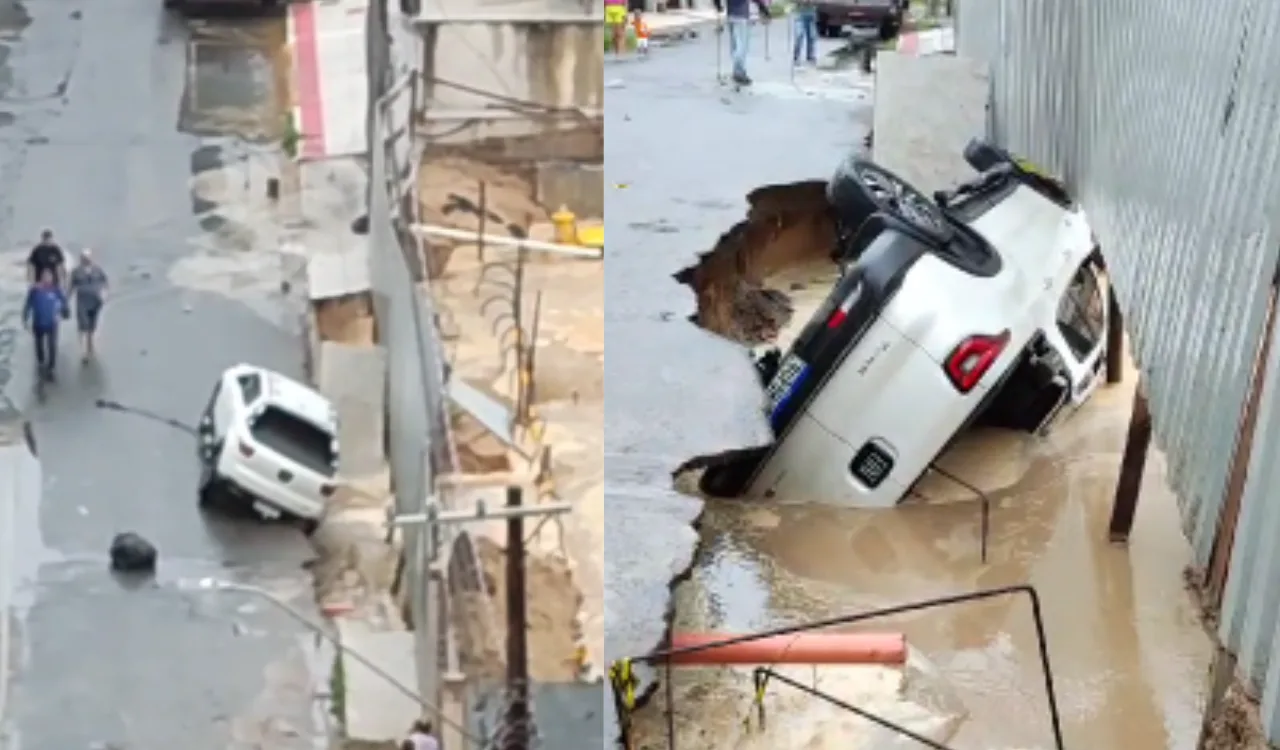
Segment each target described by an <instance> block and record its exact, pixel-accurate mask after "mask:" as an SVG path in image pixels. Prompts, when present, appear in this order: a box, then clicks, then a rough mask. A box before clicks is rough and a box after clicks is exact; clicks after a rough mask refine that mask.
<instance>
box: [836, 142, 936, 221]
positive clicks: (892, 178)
mask: <svg viewBox="0 0 1280 750" xmlns="http://www.w3.org/2000/svg"><path fill="white" fill-rule="evenodd" d="M827 200H828V201H829V202H830V203H831V205H832V206H833V207H834V208H835V210H836V215H837V218H838V220H839V221H840V223H841V224H842V225H843V226H844V227H846V228H847V229H848V230H849V231H851V232H856V231H857V229H858V227H860V226H862V223H863V222H864V221H866V220H867V218H868V217H870V216H871V215H872V214H874V213H883V214H887V215H889V216H892V217H894V218H896V219H898V220H900V221H903V222H905V223H907V224H909V225H911V227H912V228H914V229H915V230H917V231H918V232H920V233H921V235H923V236H924V237H926V238H928V239H929V240H931V241H934V242H938V243H946V242H949V241H950V240H951V238H952V236H953V235H954V234H955V232H954V229H953V228H952V227H951V225H950V224H949V223H948V221H947V217H946V216H945V215H944V214H943V213H942V209H941V208H939V207H938V205H937V204H936V203H934V202H933V201H932V200H930V199H929V198H928V196H926V195H925V194H924V193H922V192H920V191H919V190H918V189H917V188H916V187H915V186H914V185H911V184H910V183H909V182H907V181H906V180H904V179H902V178H901V177H899V176H897V175H896V174H894V173H893V172H890V171H889V170H887V169H885V168H884V167H881V166H880V165H879V164H876V163H875V162H873V161H871V160H869V159H864V158H862V157H861V156H858V155H856V154H853V155H850V156H849V157H847V158H845V160H844V161H842V162H841V163H840V166H839V167H838V168H837V169H836V173H835V175H833V176H832V178H831V181H830V182H828V183H827Z"/></svg>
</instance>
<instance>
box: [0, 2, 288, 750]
mask: <svg viewBox="0 0 1280 750" xmlns="http://www.w3.org/2000/svg"><path fill="white" fill-rule="evenodd" d="M186 39H187V31H186V27H185V25H184V24H183V23H181V22H180V21H178V20H176V19H174V18H171V17H169V16H167V15H166V14H165V13H164V12H163V11H162V9H161V3H160V2H159V0H115V1H114V2H109V3H93V2H87V1H84V0H59V1H58V2H50V1H49V0H44V1H42V2H32V3H30V4H29V5H27V6H25V7H24V6H22V5H17V4H14V3H13V1H12V0H0V251H3V252H4V253H5V256H4V258H3V260H4V264H3V287H2V288H0V294H2V295H3V297H2V298H3V301H4V302H3V303H4V304H5V305H16V304H19V302H18V301H17V300H18V295H19V294H20V293H21V283H22V282H21V274H22V269H21V265H20V264H21V261H22V258H23V257H24V256H25V252H26V249H27V248H28V247H29V246H30V243H31V240H33V239H34V238H35V236H36V235H37V233H38V232H39V230H40V229H41V228H42V227H50V228H52V229H53V230H54V231H55V232H56V234H57V236H58V238H59V239H60V240H61V241H62V242H63V243H64V247H68V248H77V247H79V246H81V245H84V244H88V245H92V246H93V247H94V248H96V249H97V253H98V255H99V258H100V260H101V262H102V263H103V264H104V265H105V267H106V270H107V271H108V273H109V274H111V275H112V277H113V281H114V297H113V299H112V300H111V301H110V302H109V303H108V306H107V308H106V312H105V314H104V333H103V340H102V342H101V344H100V347H101V353H100V362H99V363H98V364H96V365H93V366H89V367H83V368H82V367H81V366H80V363H79V362H78V361H77V357H76V354H77V351H76V345H75V342H74V341H73V340H72V339H71V337H70V336H66V335H64V340H63V341H62V344H61V357H62V359H61V363H60V368H59V369H60V380H59V382H58V383H57V384H56V385H55V386H53V387H51V388H50V392H49V393H48V394H47V399H46V402H45V403H44V404H43V405H38V406H36V407H35V408H34V411H33V420H34V422H35V431H36V434H37V436H38V439H39V447H40V452H41V460H42V464H43V470H44V480H45V481H44V485H45V486H44V493H43V496H42V497H39V498H28V499H27V502H26V503H25V504H20V505H19V506H18V507H17V508H15V509H14V512H13V518H12V521H11V522H12V523H14V524H15V525H16V527H15V537H16V538H17V539H18V548H17V549H16V550H15V553H16V555H17V561H16V566H17V575H18V577H19V580H18V581H17V585H16V591H15V595H14V600H13V601H12V602H8V604H9V606H10V608H11V609H10V611H11V613H12V624H13V639H14V645H13V648H12V649H11V653H12V655H13V658H12V664H11V665H10V666H11V670H10V672H11V685H10V688H11V689H10V690H9V693H8V696H9V698H8V705H7V706H4V707H3V708H4V712H5V714H6V719H7V722H6V723H7V727H6V728H7V731H8V735H9V739H10V741H9V743H8V744H7V745H6V746H7V747H10V748H18V747H22V748H29V749H33V750H38V749H43V748H65V749H67V750H71V749H72V748H90V747H100V746H102V744H103V743H108V744H109V745H110V746H111V747H118V748H160V747H184V748H191V750H215V749H216V750H224V749H225V748H228V747H250V746H259V745H256V744H252V743H255V742H259V741H262V739H263V736H264V735H271V734H272V733H275V734H276V735H282V736H284V737H285V738H286V739H284V740H276V741H273V742H272V744H270V746H271V747H279V748H292V747H294V746H295V744H294V743H306V742H309V741H310V738H309V736H308V735H309V734H310V727H309V724H310V721H311V718H312V717H311V711H310V706H309V704H308V697H307V696H308V695H309V691H308V690H307V689H306V688H305V677H306V672H305V669H303V666H304V660H303V659H304V650H303V648H302V647H301V644H302V642H303V640H304V639H303V637H302V636H301V635H300V628H299V626H298V625H297V624H296V623H294V621H292V620H291V619H289V618H288V617H287V616H285V615H284V614H282V613H281V612H279V611H278V610H276V609H274V608H273V607H272V606H271V605H270V603H268V602H266V601H264V600H262V599H258V598H255V597H252V596H248V595H242V594H225V593H224V594H200V595H195V594H192V593H189V592H183V591H180V590H179V589H178V586H177V584H178V583H179V582H180V581H181V580H185V579H194V578H199V577H202V576H216V577H222V578H227V579H233V580H237V581H241V582H244V583H249V584H252V585H256V586H261V587H263V588H266V589H267V590H269V591H271V592H273V593H274V594H275V595H277V596H280V597H282V598H284V599H287V600H290V601H292V602H293V603H295V604H296V605H298V606H301V607H304V608H306V607H309V606H311V605H310V604H309V602H311V600H312V597H311V595H310V588H309V586H310V583H309V579H308V576H307V574H306V572H305V571H304V570H303V569H302V563H303V562H304V561H305V560H306V559H308V558H309V557H310V549H309V546H308V545H307V543H306V541H305V539H304V538H303V537H302V536H301V534H299V533H298V532H296V531H294V530H293V529H291V528H287V527H262V526H259V525H255V524H252V523H249V522H246V521H237V520H233V519H224V518H213V517H205V516H204V515H202V514H201V513H200V512H198V510H197V507H196V497H195V482H196V477H197V467H196V462H195V457H194V445H193V440H192V438H191V436H190V435H188V434H187V433H185V432H183V431H181V430H178V429H175V428H173V427H171V426H168V425H165V424H162V423H159V422H155V421H149V420H146V419H144V418H141V417H139V416H136V415H132V414H125V413H118V412H111V411H104V410H100V409H97V408H95V405H94V402H95V399H98V398H106V399H111V400H114V401H118V402H121V403H123V404H127V405H130V406H136V407H140V408H142V409H146V410H149V411H152V412H155V413H157V414H160V415H164V416H166V417H173V418H176V419H179V420H182V421H184V422H192V421H194V419H195V416H196V415H197V414H198V412H199V411H200V409H201V408H202V406H203V405H204V402H205V400H206V399H207V397H208V394H209V390H210V388H211V386H212V383H213V381H214V379H215V377H216V376H217V374H218V373H219V372H220V371H221V370H222V369H223V368H224V367H226V366H228V365H231V364H234V363H236V362H239V361H250V362H255V363H258V364H262V365H266V366H269V367H274V368H277V369H281V370H283V371H285V372H295V371H297V370H298V369H299V359H300V357H299V352H298V344H297V341H296V339H295V338H294V337H293V336H292V335H290V333H289V332H288V331H286V330H282V329H281V328H279V327H276V326H273V325H271V324H269V323H268V322H266V321H265V320H264V319H263V318H262V317H261V316H260V315H257V314H255V313H254V312H252V311H251V310H250V309H249V307H247V306H246V305H245V304H242V303H241V302H240V301H238V300H235V299H233V298H232V297H231V296H230V295H215V294H212V293H208V292H199V291H195V290H192V289H185V288H181V287H178V286H176V285H174V284H173V283H171V282H170V281H168V280H167V279H168V278H169V274H170V273H171V270H172V269H173V268H174V267H175V265H177V264H179V263H180V262H184V261H185V260H187V259H188V258H189V256H192V255H194V254H197V253H205V254H207V253H209V252H210V247H213V248H214V250H215V251H216V246H217V243H218V242H219V240H218V238H216V237H210V238H201V237H200V233H201V230H200V227H199V224H198V218H199V217H197V216H195V215H194V214H193V209H192V205H193V201H192V196H191V183H192V163H193V153H195V152H196V151H197V149H199V148H200V147H201V145H202V141H201V140H200V139H197V138H195V137H192V136H188V135H184V134H182V133H179V132H178V131H177V128H176V123H177V121H178V118H179V112H180V109H181V104H182V102H183V96H184V85H185V82H186V80H187V75H186V64H187V48H186ZM229 252H231V251H229ZM234 252H243V251H242V250H236V251H234ZM251 252H252V251H251ZM124 530H135V531H138V532H140V533H142V534H143V535H145V536H147V537H149V538H150V539H152V540H153V541H154V542H155V543H156V544H157V545H158V547H159V548H160V552H161V561H160V569H161V570H160V574H159V578H158V585H145V586H142V587H140V588H134V587H130V586H125V585H122V584H121V582H119V581H117V580H115V579H114V578H113V577H112V576H111V575H110V574H109V573H108V571H107V563H106V550H107V546H108V544H109V542H110V539H111V537H112V535H113V534H115V533H116V532H119V531H124ZM269 717H274V718H269ZM273 723H274V726H273ZM296 746H298V747H303V746H309V745H307V744H297V745H296Z"/></svg>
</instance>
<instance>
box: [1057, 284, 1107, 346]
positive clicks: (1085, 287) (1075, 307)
mask: <svg viewBox="0 0 1280 750" xmlns="http://www.w3.org/2000/svg"><path fill="white" fill-rule="evenodd" d="M1105 320H1106V300H1105V299H1104V298H1103V295H1102V289H1101V287H1100V285H1099V284H1098V275H1097V274H1096V273H1095V272H1094V271H1093V269H1091V268H1089V267H1088V266H1087V265H1085V266H1081V267H1080V270H1078V271H1076V275H1075V277H1073V278H1072V279H1071V284H1070V286H1068V287H1067V291H1066V293H1065V294H1063V295H1062V299H1061V300H1060V301H1059V303H1058V330H1059V331H1060V332H1061V333H1062V337H1063V338H1064V339H1066V340H1067V345H1068V346H1070V347H1071V351H1072V353H1073V354H1075V355H1076V357H1077V358H1078V359H1081V360H1083V359H1085V358H1086V357H1088V356H1089V355H1090V354H1092V353H1093V352H1094V351H1095V350H1096V349H1097V348H1098V345H1099V344H1100V343H1101V341H1102V336H1103V333H1104V328H1105V327H1106V325H1105Z"/></svg>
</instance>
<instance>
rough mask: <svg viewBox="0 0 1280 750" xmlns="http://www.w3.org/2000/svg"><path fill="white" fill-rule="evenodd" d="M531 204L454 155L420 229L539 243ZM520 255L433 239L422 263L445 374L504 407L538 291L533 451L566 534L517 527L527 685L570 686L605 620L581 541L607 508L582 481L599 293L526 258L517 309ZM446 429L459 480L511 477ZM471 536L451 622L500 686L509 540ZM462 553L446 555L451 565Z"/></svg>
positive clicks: (592, 559)
mask: <svg viewBox="0 0 1280 750" xmlns="http://www.w3.org/2000/svg"><path fill="white" fill-rule="evenodd" d="M533 196H534V191H533V189H532V186H531V185H530V183H529V182H528V181H527V180H525V179H523V178H521V177H520V176H517V175H515V174H512V173H509V172H506V171H503V170H502V169H500V168H499V167H496V166H494V165H491V164H486V163H484V162H482V161H478V160H474V159H467V158H464V157H460V156H454V157H445V158H442V159H433V160H431V161H429V162H426V163H424V165H423V168H422V170H421V172H420V179H419V198H420V201H421V212H422V216H423V220H424V221H425V222H427V223H432V224H440V225H445V226H450V227H454V228H457V229H463V230H470V231H482V232H483V233H484V234H486V235H490V236H502V237H517V238H523V237H528V236H533V237H535V238H540V237H541V236H542V235H541V234H540V232H541V231H542V230H543V229H545V228H546V227H545V225H546V224H547V217H548V211H547V208H546V207H544V206H541V205H539V204H538V203H537V201H536V200H535V199H534V197H533ZM571 208H572V207H571ZM516 257H517V256H516V254H515V253H514V252H513V251H512V250H511V249H510V248H497V247H492V246H488V247H481V246H478V245H477V244H475V243H463V242H450V241H439V242H432V243H431V246H430V248H429V249H428V257H427V265H428V271H429V275H430V277H431V279H432V282H431V287H432V293H433V295H434V298H435V301H436V303H437V311H438V312H439V314H440V316H441V327H442V330H443V337H444V339H445V341H444V348H445V354H446V357H447V358H448V360H449V362H450V364H451V365H452V367H453V373H454V377H455V378H460V379H462V380H464V381H465V382H466V383H468V384H469V385H470V386H471V387H472V388H475V389H476V390H478V391H481V392H483V393H485V394H486V395H487V396H489V397H490V398H491V399H493V400H495V401H497V402H499V403H502V404H504V405H506V406H507V407H508V408H511V407H512V405H513V404H514V403H515V401H516V394H517V391H518V388H517V387H516V383H517V382H518V380H517V378H515V377H514V374H515V373H514V365H515V362H516V358H515V355H514V353H513V350H512V345H513V342H514V341H515V340H516V337H515V332H514V328H515V325H516V321H517V320H520V321H521V324H522V327H523V328H525V332H526V336H529V335H531V331H532V328H533V323H532V317H533V315H534V304H535V300H537V299H538V298H539V295H541V299H540V304H539V305H538V312H537V315H538V322H537V353H536V357H535V360H536V362H537V365H536V368H535V371H534V373H533V378H532V379H533V384H534V387H533V389H532V392H531V393H529V394H528V398H529V399H530V401H531V402H532V406H533V409H534V410H536V415H537V418H538V419H539V420H540V422H541V424H542V425H543V427H544V428H545V431H544V432H543V437H542V442H543V444H544V445H546V446H550V448H552V449H553V455H554V456H555V459H556V460H555V461H554V464H553V468H552V470H551V473H552V474H553V475H554V485H555V490H554V494H555V497H556V499H558V500H560V501H567V502H570V503H572V504H573V505H574V513H573V514H571V515H570V516H569V517H566V518H565V519H564V521H563V527H561V526H560V524H558V523H548V524H546V525H545V526H544V525H540V524H539V523H538V521H537V519H534V520H533V521H532V522H530V523H529V524H527V527H526V534H527V537H528V538H527V541H528V544H527V545H526V556H525V561H526V562H525V568H526V578H527V580H526V590H527V592H528V596H527V614H528V653H529V671H530V674H531V676H532V678H533V679H534V680H537V681H542V682H568V681H573V680H575V679H578V678H579V677H580V672H581V670H582V662H583V661H584V660H585V659H586V658H587V657H586V656H585V655H584V653H583V652H584V650H590V648H591V645H592V644H594V643H595V642H597V641H599V642H602V641H603V633H602V631H601V632H599V633H597V632H596V631H597V630H600V629H599V628H595V627H593V625H592V623H593V622H594V621H595V620H598V619H602V615H601V616H597V615H596V613H597V612H598V611H599V610H602V608H603V602H601V601H599V595H598V594H596V593H595V592H598V591H599V590H600V588H601V586H600V584H599V583H598V578H599V574H598V572H596V571H597V569H598V568H600V567H601V565H600V564H598V560H597V558H601V557H602V556H603V551H602V549H600V548H601V547H602V543H601V542H600V540H599V539H598V538H597V537H598V536H599V535H598V534H593V533H590V532H591V527H592V526H593V524H592V523H591V521H592V519H594V518H596V517H598V516H599V515H600V514H601V513H602V506H603V501H602V492H593V491H592V489H591V488H592V486H593V485H592V482H591V481H589V480H590V479H591V478H592V477H594V476H596V475H598V474H599V472H600V469H599V468H598V467H594V466H593V465H592V462H591V458H590V457H591V455H592V454H594V456H595V459H594V460H595V462H596V463H599V453H600V451H599V446H598V441H599V439H600V435H601V433H602V432H603V427H602V424H603V385H602V382H601V381H602V372H603V365H602V358H603V323H602V322H601V321H602V319H603V291H602V287H603V284H602V282H601V279H600V278H599V277H600V276H601V269H600V266H599V264H598V263H596V262H584V261H580V260H576V259H564V258H558V257H548V256H543V255H539V254H536V253H529V254H528V255H527V256H526V258H525V263H524V265H523V270H521V271H519V273H520V274H521V276H520V278H522V279H523V280H522V282H521V286H522V292H521V295H520V301H519V302H517V300H516V297H515V295H514V293H513V288H514V284H515V283H516V279H517V273H518V271H517V264H516ZM531 416H532V412H531ZM452 419H453V428H454V440H455V444H456V447H457V450H458V461H459V466H460V470H461V471H462V472H463V473H467V474H489V473H501V472H506V471H515V470H517V467H516V466H515V465H514V464H517V463H519V462H520V461H521V460H523V459H520V458H518V457H515V455H514V454H513V451H512V449H511V447H510V446H508V445H507V444H506V443H505V442H504V440H502V439H499V437H498V436H496V435H494V434H493V433H492V432H490V431H489V429H488V428H487V427H486V426H485V425H484V424H482V423H481V422H480V421H479V420H477V419H475V418H474V417H472V416H470V415H468V414H466V413H464V412H463V411H462V410H461V409H455V410H454V413H453V414H452ZM593 446H594V447H593ZM597 484H598V483H597ZM596 495H601V497H596ZM543 499H545V498H542V497H540V498H539V500H540V501H541V500H543ZM600 525H601V524H598V523H596V524H594V526H600ZM557 529H562V531H560V532H558V533H557V531H556V530H557ZM470 531H471V534H470V536H471V539H472V542H473V549H474V553H471V552H467V553H466V554H465V555H464V557H466V558H468V560H466V561H465V565H463V567H465V568H466V571H465V572H461V573H459V574H457V575H455V574H454V573H453V572H452V571H454V565H452V564H451V568H450V569H451V578H452V579H454V580H453V583H454V584H455V585H454V586H453V589H452V591H451V599H450V602H451V605H452V608H453V609H452V612H451V618H452V625H453V629H454V633H455V635H456V637H457V639H458V640H457V646H458V651H459V658H460V661H461V662H462V668H463V670H464V671H465V672H466V674H467V675H468V677H469V678H471V679H474V680H477V681H480V682H491V681H494V680H500V679H501V678H502V676H503V674H504V670H505V661H506V660H505V643H506V625H505V623H506V593H505V592H506V576H505V567H504V559H505V544H506V539H505V531H504V529H503V528H502V527H501V525H499V526H498V528H496V529H494V528H489V527H487V526H475V527H472V528H471V529H470ZM472 554H474V558H475V559H474V560H471V559H470V558H471V557H472ZM458 555H459V553H458V552H457V547H455V553H454V558H455V563H457V558H458ZM584 592H585V598H584ZM596 650H599V649H598V648H597V649H596Z"/></svg>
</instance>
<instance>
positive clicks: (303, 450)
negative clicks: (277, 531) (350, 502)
mask: <svg viewBox="0 0 1280 750" xmlns="http://www.w3.org/2000/svg"><path fill="white" fill-rule="evenodd" d="M197 432H198V436H199V449H198V450H199V457H200V485H199V491H200V504H201V505H202V506H209V505H216V504H220V503H222V502H227V501H232V500H238V501H240V502H243V503H244V504H246V505H248V506H250V507H252V508H253V510H255V511H256V512H257V513H258V514H259V515H260V516H262V517H263V518H266V519H271V520H274V519H277V518H281V517H287V518H290V519H294V520H297V521H299V522H301V524H302V526H303V528H304V530H306V531H308V532H310V531H311V530H313V529H314V528H315V525H316V523H317V522H318V520H319V519H320V517H321V516H322V515H323V514H324V511H325V506H326V505H327V503H328V501H329V498H331V497H332V496H333V493H334V491H335V490H336V489H337V484H336V480H335V476H336V475H337V472H338V420H337V411H336V410H335V409H334V406H333V404H332V403H331V402H330V401H329V400H328V399H327V398H325V397H324V396H322V395H321V394H320V393H319V392H317V391H316V390H315V389H314V388H311V387H310V386H306V385H303V384H302V383H299V382H297V381H296V380H292V379H291V378H288V377H285V376H284V375H281V374H279V373H277V372H272V371H271V370H267V369H264V368H262V367H256V366H254V365H247V364H240V365H236V366H234V367H231V368H228V369H227V370H226V371H225V372H223V373H222V376H221V377H220V378H219V379H218V382H217V383H216V384H215V385H214V387H213V393H212V394H211V395H210V396H209V403H208V405H207V406H206V407H205V410H204V413H203V414H202V415H201V417H200V424H199V427H198V429H197Z"/></svg>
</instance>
